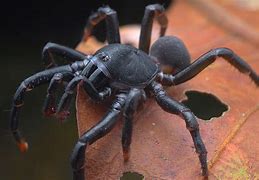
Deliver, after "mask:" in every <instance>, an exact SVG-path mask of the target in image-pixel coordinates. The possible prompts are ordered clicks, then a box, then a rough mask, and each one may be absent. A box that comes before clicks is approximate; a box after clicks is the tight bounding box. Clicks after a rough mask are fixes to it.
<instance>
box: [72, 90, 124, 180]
mask: <svg viewBox="0 0 259 180" xmlns="http://www.w3.org/2000/svg"><path fill="white" fill-rule="evenodd" d="M125 100H126V94H119V95H118V96H117V98H116V100H115V101H114V102H113V104H112V105H111V107H110V109H109V111H108V112H107V113H106V114H105V116H104V117H103V118H102V119H101V120H100V121H99V122H98V123H97V124H96V125H95V126H94V127H92V128H91V129H90V130H88V131H87V132H85V133H84V134H83V135H82V136H81V137H80V138H79V140H78V142H77V143H76V145H75V147H74V149H73V152H72V155H71V166H72V169H73V172H74V180H84V179H85V178H84V164H85V150H86V148H87V146H88V145H90V144H92V143H94V142H95V141H97V140H98V139H100V138H102V137H103V136H105V135H106V134H107V133H109V132H110V131H111V130H112V128H113V127H114V125H115V124H116V122H117V120H118V116H119V114H120V112H121V110H122V108H123V106H124V103H125Z"/></svg>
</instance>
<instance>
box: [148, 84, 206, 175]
mask: <svg viewBox="0 0 259 180" xmlns="http://www.w3.org/2000/svg"><path fill="white" fill-rule="evenodd" d="M150 88H151V90H152V91H153V93H154V95H155V98H156V101H157V103H158V104H159V105H160V106H161V107H162V109H164V110H165V111H167V112H169V113H172V114H177V115H179V116H181V117H182V118H183V119H184V120H185V123H186V127H187V129H188V130H189V131H190V134H191V136H192V139H193V142H194V146H195V149H196V152H197V153H198V155H199V160H200V164H201V169H202V175H203V176H208V166H207V150H206V148H205V145H204V143H203V141H202V139H201V136H200V132H199V124H198V122H197V120H196V118H195V116H194V114H193V113H192V112H191V110H190V109H188V108H187V107H185V106H184V105H183V104H181V103H179V102H177V101H176V100H174V99H172V98H170V97H169V96H167V94H166V92H165V90H164V89H163V87H162V85H161V84H159V83H156V82H153V83H152V84H151V86H150Z"/></svg>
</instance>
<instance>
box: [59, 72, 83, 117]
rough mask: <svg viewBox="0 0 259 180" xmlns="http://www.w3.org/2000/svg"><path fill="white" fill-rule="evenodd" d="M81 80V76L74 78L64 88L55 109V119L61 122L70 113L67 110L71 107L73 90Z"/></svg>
mask: <svg viewBox="0 0 259 180" xmlns="http://www.w3.org/2000/svg"><path fill="white" fill-rule="evenodd" d="M81 80H82V77H81V76H76V77H74V78H73V79H72V80H71V81H70V82H69V83H68V85H67V86H66V88H65V92H64V94H63V95H62V97H61V100H60V102H59V104H58V108H57V113H56V117H57V118H58V119H59V120H61V121H63V120H64V119H66V118H67V117H68V116H69V114H70V112H69V108H70V105H71V100H72V98H73V94H74V90H75V88H76V86H77V84H78V83H79V82H80V81H81Z"/></svg>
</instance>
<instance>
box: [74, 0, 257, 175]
mask: <svg viewBox="0 0 259 180" xmlns="http://www.w3.org/2000/svg"><path fill="white" fill-rule="evenodd" d="M220 3H221V4H222V2H220ZM233 9H234V7H232V9H231V8H230V10H229V12H230V13H232V12H233V13H234V14H235V13H236V12H237V11H238V10H233ZM253 13H254V15H253V16H251V17H254V16H258V15H259V13H258V12H253ZM235 15H236V16H237V14H235ZM238 15H239V16H237V17H239V18H241V19H242V14H238ZM251 17H250V18H251ZM168 18H169V28H168V30H167V35H176V36H178V37H180V38H181V39H183V41H184V42H185V43H186V46H187V47H188V49H189V50H190V53H191V55H192V59H193V60H194V59H196V58H197V57H199V56H200V55H201V54H203V53H205V52H207V51H209V50H210V49H211V48H215V47H224V46H225V47H229V48H231V49H232V50H234V51H235V52H236V53H237V54H238V55H240V56H241V57H243V58H244V59H245V60H246V61H247V62H248V63H249V64H250V65H251V66H252V67H253V68H254V69H255V71H256V72H259V62H258V58H259V51H258V49H257V48H256V46H255V45H253V44H252V43H250V42H249V41H245V40H243V39H242V38H240V37H237V36H235V35H231V33H229V32H226V31H225V30H224V29H222V28H221V27H220V26H219V25H218V24H215V23H214V22H213V21H211V19H209V18H207V17H206V16H205V15H204V14H203V13H202V12H201V10H200V9H197V8H195V7H193V6H192V5H190V4H189V3H187V2H186V1H180V2H178V3H176V5H175V6H174V7H173V8H171V9H169V10H168ZM255 21H256V19H250V21H249V22H253V23H252V24H253V26H257V27H256V28H259V25H258V24H257V25H256V23H255ZM249 22H248V23H249ZM134 28H135V29H133V30H132V29H131V28H130V27H128V28H126V31H128V32H126V34H127V33H129V34H131V32H137V29H136V28H137V27H136V26H134ZM256 28H255V29H256ZM131 30H132V31H131ZM156 32H157V31H155V32H154V36H153V41H154V40H155V39H156V38H155V37H156ZM122 34H123V33H122ZM126 34H125V33H124V35H123V37H126V36H127V35H126ZM123 37H122V38H123ZM134 37H135V36H134ZM133 41H134V42H135V39H134V40H133ZM84 46H85V45H82V44H81V45H80V50H81V51H83V52H85V53H87V52H89V51H87V50H86V49H85V47H84ZM99 47H100V46H96V48H97V49H98V48H99ZM92 52H93V51H92ZM188 90H196V91H200V92H207V93H211V94H213V95H215V96H216V97H218V98H219V99H220V100H221V101H222V102H224V103H225V104H227V105H228V107H229V110H228V111H227V112H226V113H224V115H223V116H221V117H219V118H213V119H212V120H210V121H203V120H201V119H199V123H200V129H201V135H202V138H203V140H204V143H205V145H206V147H207V150H208V164H209V169H210V176H209V178H210V179H258V178H259V176H258V174H259V163H258V162H259V141H258V138H257V137H259V131H258V129H259V119H258V116H259V103H258V102H259V96H258V95H259V92H258V89H257V88H256V86H255V85H254V84H253V83H252V82H251V81H250V79H249V78H248V77H247V76H245V75H243V74H240V73H239V72H238V71H236V70H234V68H233V67H232V66H231V65H229V64H228V63H227V62H226V61H224V60H222V59H218V60H217V61H216V62H215V63H214V64H212V65H211V66H210V67H208V68H207V69H206V70H204V71H203V72H202V73H200V74H199V75H198V76H196V77H195V78H193V79H192V80H190V81H188V82H187V83H184V84H182V85H179V86H177V87H170V88H168V89H167V91H168V93H169V94H170V95H171V96H172V97H174V98H175V99H177V100H179V101H180V100H183V99H185V98H186V97H185V94H184V93H185V92H186V91H188ZM108 107H109V104H102V103H100V104H97V103H95V102H93V101H92V100H91V99H90V98H89V97H88V96H87V95H86V94H85V92H84V90H83V89H82V88H81V87H79V88H78V94H77V119H78V130H79V135H80V134H82V133H83V132H85V131H86V130H87V129H89V128H90V127H92V126H93V125H94V124H95V123H96V122H98V120H99V119H100V118H101V117H102V116H103V115H104V112H105V111H106V110H107V108H108ZM121 130H122V123H121V121H120V122H119V123H118V124H117V126H116V127H115V128H114V129H113V130H112V132H111V133H109V134H108V135H107V136H105V137H104V138H102V139H100V140H98V141H97V142H96V143H94V144H93V145H91V146H90V147H89V148H88V149H87V153H86V157H87V158H86V162H87V163H86V166H85V172H86V177H87V179H119V178H120V177H121V176H122V175H123V173H124V172H137V173H139V174H142V175H143V176H144V177H145V178H146V179H202V176H201V174H200V164H199V161H198V157H197V155H196V153H195V150H194V147H193V142H192V139H191V136H190V135H189V132H188V131H187V130H186V128H185V123H184V121H183V120H182V119H181V118H180V117H178V116H175V115H171V114H169V113H166V112H164V111H163V110H161V108H160V107H159V106H158V105H157V104H156V102H155V101H154V100H153V99H149V100H148V101H147V102H146V104H145V105H144V107H143V109H142V110H140V111H139V112H138V113H137V114H136V117H135V120H134V130H133V139H132V145H131V157H130V160H129V162H127V163H124V162H123V155H122V150H121V144H120V138H121Z"/></svg>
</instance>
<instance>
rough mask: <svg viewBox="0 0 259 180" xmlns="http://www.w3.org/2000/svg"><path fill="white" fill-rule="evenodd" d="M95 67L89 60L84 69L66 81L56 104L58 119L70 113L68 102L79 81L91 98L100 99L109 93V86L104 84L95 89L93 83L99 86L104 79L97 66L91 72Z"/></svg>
mask: <svg viewBox="0 0 259 180" xmlns="http://www.w3.org/2000/svg"><path fill="white" fill-rule="evenodd" d="M95 68H96V67H95V66H94V64H93V62H92V61H89V62H88V64H87V65H86V67H85V68H84V70H83V71H82V72H81V73H80V74H79V75H77V76H76V77H74V78H73V79H72V80H71V81H70V82H69V83H68V85H67V87H66V89H65V92H64V94H63V95H62V97H61V100H60V103H59V105H58V109H57V113H56V116H57V118H58V119H60V120H64V119H66V118H67V116H68V115H69V114H70V113H69V108H70V104H71V103H70V102H71V100H72V98H73V95H74V91H75V88H76V86H77V85H78V84H79V83H80V82H82V86H83V88H84V90H85V91H86V92H87V94H88V95H89V96H90V97H91V98H92V99H95V100H97V101H102V100H104V99H105V98H107V97H109V96H110V95H111V88H109V87H106V86H104V88H102V89H101V90H100V91H98V90H97V89H96V87H95V85H98V86H99V87H100V86H102V85H103V84H102V81H103V79H105V76H104V74H103V73H102V71H101V70H100V69H98V68H97V69H96V70H95V71H94V72H92V74H91V71H92V69H95ZM94 84H95V85H94Z"/></svg>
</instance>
